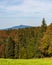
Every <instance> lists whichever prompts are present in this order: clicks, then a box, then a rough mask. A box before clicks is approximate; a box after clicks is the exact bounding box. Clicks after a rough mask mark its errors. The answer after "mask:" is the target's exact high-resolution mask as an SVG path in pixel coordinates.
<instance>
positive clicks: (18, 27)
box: [4, 25, 33, 30]
mask: <svg viewBox="0 0 52 65" xmlns="http://www.w3.org/2000/svg"><path fill="white" fill-rule="evenodd" d="M31 27H33V26H27V25H19V26H13V27H10V28H6V29H4V30H8V29H12V30H13V29H22V28H31Z"/></svg>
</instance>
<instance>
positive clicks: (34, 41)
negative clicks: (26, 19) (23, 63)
mask: <svg viewBox="0 0 52 65" xmlns="http://www.w3.org/2000/svg"><path fill="white" fill-rule="evenodd" d="M0 57H1V58H13V59H30V58H41V57H52V24H50V25H49V26H47V25H46V23H45V19H43V21H42V25H41V27H30V28H20V29H8V30H0Z"/></svg>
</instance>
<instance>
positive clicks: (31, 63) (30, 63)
mask: <svg viewBox="0 0 52 65" xmlns="http://www.w3.org/2000/svg"><path fill="white" fill-rule="evenodd" d="M0 65H52V58H50V59H49V58H44V59H28V60H27V59H19V60H16V59H14V60H13V59H0Z"/></svg>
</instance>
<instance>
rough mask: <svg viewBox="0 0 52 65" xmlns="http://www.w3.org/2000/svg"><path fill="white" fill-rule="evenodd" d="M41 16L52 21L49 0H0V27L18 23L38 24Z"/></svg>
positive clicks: (51, 6) (47, 20)
mask: <svg viewBox="0 0 52 65" xmlns="http://www.w3.org/2000/svg"><path fill="white" fill-rule="evenodd" d="M42 18H45V20H46V23H47V25H49V24H50V23H52V1H51V0H46V1H45V0H0V29H4V28H9V27H13V26H19V25H28V26H40V25H41V22H42Z"/></svg>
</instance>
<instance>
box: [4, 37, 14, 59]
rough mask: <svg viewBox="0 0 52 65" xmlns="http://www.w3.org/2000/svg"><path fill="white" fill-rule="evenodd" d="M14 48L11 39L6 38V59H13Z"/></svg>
mask: <svg viewBox="0 0 52 65" xmlns="http://www.w3.org/2000/svg"><path fill="white" fill-rule="evenodd" d="M14 47H15V43H14V41H13V39H12V38H11V37H10V36H8V38H7V40H6V43H5V57H6V58H14Z"/></svg>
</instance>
